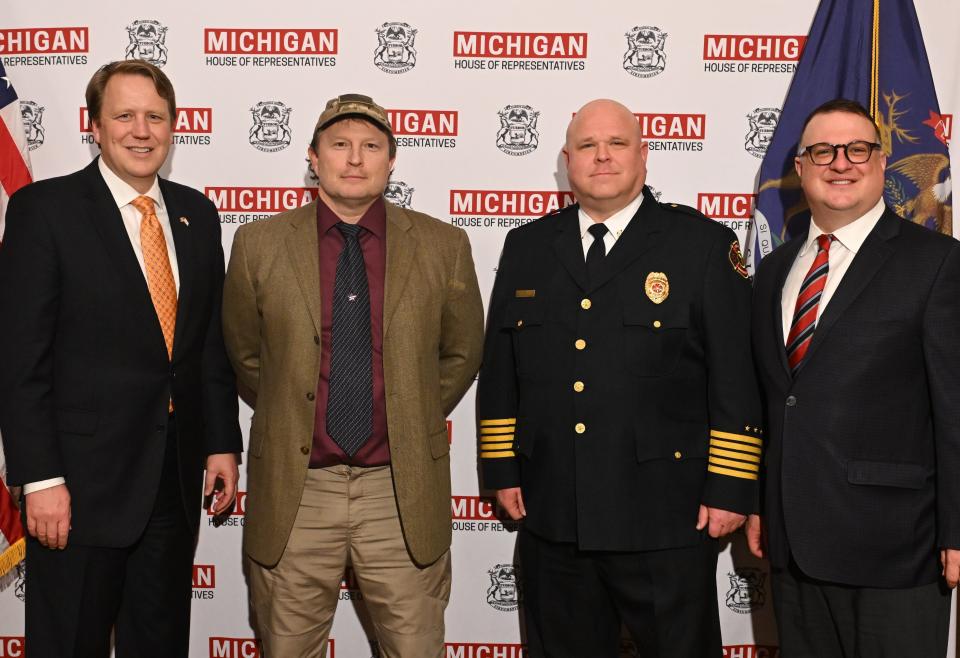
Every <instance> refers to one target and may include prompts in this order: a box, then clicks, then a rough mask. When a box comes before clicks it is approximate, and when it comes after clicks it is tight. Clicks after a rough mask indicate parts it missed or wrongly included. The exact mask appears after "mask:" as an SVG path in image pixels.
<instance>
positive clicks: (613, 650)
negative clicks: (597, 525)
mask: <svg viewBox="0 0 960 658" xmlns="http://www.w3.org/2000/svg"><path fill="white" fill-rule="evenodd" d="M518 541H519V548H520V568H521V577H522V579H523V587H524V590H523V604H524V620H525V622H526V630H527V645H528V648H529V652H530V656H531V658H616V657H617V656H618V655H619V652H618V649H619V644H620V626H621V623H622V624H623V625H624V626H626V628H627V630H629V632H630V635H631V636H632V637H633V640H634V642H635V644H636V646H637V649H638V652H639V655H641V656H644V658H719V656H721V655H722V648H721V645H720V615H719V611H718V608H717V581H716V571H717V550H718V549H717V543H716V542H715V541H714V540H711V539H705V540H704V541H703V542H702V543H701V544H699V545H697V546H692V547H686V548H674V549H666V550H659V551H638V552H606V551H581V550H579V549H578V548H577V547H576V545H575V544H571V543H556V542H550V541H547V540H545V539H542V538H540V537H538V536H537V535H535V534H533V533H531V532H529V531H528V530H525V529H521V531H520V537H519V540H518Z"/></svg>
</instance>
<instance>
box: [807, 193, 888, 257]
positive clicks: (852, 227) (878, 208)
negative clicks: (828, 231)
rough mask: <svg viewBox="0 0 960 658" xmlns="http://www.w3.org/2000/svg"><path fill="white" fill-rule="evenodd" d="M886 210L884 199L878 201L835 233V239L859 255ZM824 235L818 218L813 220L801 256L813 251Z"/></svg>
mask: <svg viewBox="0 0 960 658" xmlns="http://www.w3.org/2000/svg"><path fill="white" fill-rule="evenodd" d="M885 208H886V205H885V204H884V202H883V197H881V198H880V200H879V201H877V205H875V206H874V207H873V208H871V209H870V210H868V211H867V212H866V213H864V214H863V215H861V216H860V217H858V218H857V219H855V220H853V221H852V222H850V223H849V224H847V225H846V226H844V227H842V228H838V229H837V230H836V231H834V232H833V237H834V239H835V240H836V241H837V242H839V243H840V244H842V245H843V246H844V247H846V248H847V249H848V250H849V251H850V252H851V253H854V254H855V253H857V252H858V251H860V247H861V246H862V245H863V241H864V240H866V239H867V236H868V235H870V231H872V230H873V227H874V226H876V225H877V222H879V221H880V217H881V215H883V211H884V209H885ZM823 234H824V232H823V230H822V229H821V228H820V227H819V226H817V219H816V217H814V218H812V219H811V221H810V230H809V231H807V240H806V242H804V243H803V247H802V248H801V249H800V255H801V256H802V255H804V254H806V253H807V252H809V251H810V250H811V249H814V248H815V247H814V243H815V242H816V241H817V238H818V237H819V236H821V235H823Z"/></svg>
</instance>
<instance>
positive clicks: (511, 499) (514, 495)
mask: <svg viewBox="0 0 960 658" xmlns="http://www.w3.org/2000/svg"><path fill="white" fill-rule="evenodd" d="M497 503H499V504H500V507H502V508H503V509H505V510H507V514H509V515H510V518H511V519H513V520H514V521H519V520H520V519H522V518H523V517H525V516H526V515H527V510H526V508H525V507H524V506H523V494H521V493H520V487H511V488H510V489H497Z"/></svg>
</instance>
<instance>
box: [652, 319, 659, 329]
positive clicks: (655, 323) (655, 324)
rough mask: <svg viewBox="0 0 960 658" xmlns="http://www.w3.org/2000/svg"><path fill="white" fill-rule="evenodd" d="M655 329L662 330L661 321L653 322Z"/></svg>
mask: <svg viewBox="0 0 960 658" xmlns="http://www.w3.org/2000/svg"><path fill="white" fill-rule="evenodd" d="M653 328H654V329H659V328H660V320H654V321H653Z"/></svg>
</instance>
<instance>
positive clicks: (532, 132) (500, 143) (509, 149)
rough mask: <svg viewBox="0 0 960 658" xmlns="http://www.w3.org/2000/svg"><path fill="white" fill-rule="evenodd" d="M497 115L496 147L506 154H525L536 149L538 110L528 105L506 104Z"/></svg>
mask: <svg viewBox="0 0 960 658" xmlns="http://www.w3.org/2000/svg"><path fill="white" fill-rule="evenodd" d="M499 115H500V130H499V131H498V132H497V148H498V149H500V150H501V151H503V152H504V153H506V154H507V155H526V154H527V153H532V152H533V151H536V150H537V146H538V145H539V144H540V133H538V132H537V119H538V118H539V116H540V113H539V112H537V111H536V110H534V109H533V108H532V107H530V106H529V105H507V106H506V107H504V108H503V109H502V110H500V112H499Z"/></svg>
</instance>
